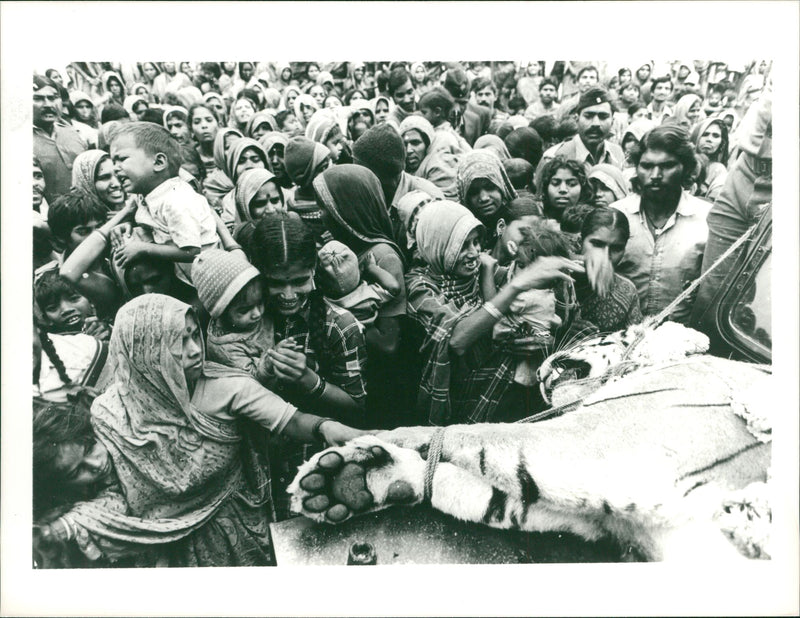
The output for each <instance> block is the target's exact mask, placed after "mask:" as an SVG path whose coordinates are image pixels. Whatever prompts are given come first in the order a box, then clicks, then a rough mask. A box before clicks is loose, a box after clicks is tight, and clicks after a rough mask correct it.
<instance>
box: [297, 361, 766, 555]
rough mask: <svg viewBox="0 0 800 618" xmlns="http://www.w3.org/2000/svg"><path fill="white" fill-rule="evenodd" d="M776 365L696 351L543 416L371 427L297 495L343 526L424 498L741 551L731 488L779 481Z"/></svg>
mask: <svg viewBox="0 0 800 618" xmlns="http://www.w3.org/2000/svg"><path fill="white" fill-rule="evenodd" d="M770 376H771V369H770V367H769V366H760V365H753V364H749V363H744V362H738V361H732V360H727V359H722V358H717V357H713V356H707V355H698V356H689V357H684V358H681V359H678V360H673V361H670V362H667V363H662V364H659V365H656V366H649V367H643V368H640V369H637V370H635V371H633V372H631V373H629V374H627V375H625V376H623V377H621V378H620V379H618V380H616V381H613V382H611V381H610V382H608V383H606V384H605V385H603V386H601V387H600V388H599V389H598V390H597V391H595V392H594V393H592V394H591V395H589V396H587V397H585V398H584V399H583V400H582V401H581V403H580V406H579V407H578V408H577V409H575V410H574V411H571V412H570V413H568V414H563V415H559V416H556V417H552V418H549V419H547V420H543V421H540V422H530V423H509V424H501V423H494V424H492V423H487V424H474V425H453V426H449V427H446V428H443V427H406V428H397V429H394V430H391V431H386V432H381V433H377V434H374V435H362V436H359V437H358V438H355V439H354V440H351V441H350V442H348V443H347V444H345V445H344V446H340V447H333V448H328V449H325V450H323V451H321V452H319V453H317V454H316V455H314V456H313V457H312V458H311V459H310V460H309V461H307V462H306V463H304V464H303V465H302V466H301V467H300V468H299V470H298V473H297V475H296V476H295V478H294V480H293V481H292V483H291V485H290V486H289V489H288V491H289V493H290V500H291V506H292V509H293V510H294V511H296V512H297V513H300V514H302V515H304V516H305V517H308V518H310V519H312V520H314V521H316V522H325V523H328V524H337V523H340V522H343V521H346V520H348V519H350V518H352V517H355V516H359V515H361V514H364V513H369V512H373V511H378V510H381V509H385V508H389V507H394V506H399V505H406V506H413V505H417V504H421V503H423V502H425V503H428V504H430V505H431V506H432V507H433V508H434V509H436V510H439V511H441V512H443V513H446V514H449V515H450V516H452V517H454V518H456V519H460V520H463V521H468V522H476V523H479V524H483V525H487V526H491V527H494V528H500V529H510V530H521V531H529V532H569V533H572V534H576V535H578V536H580V537H582V538H584V539H585V540H587V541H598V540H602V539H610V540H613V541H615V542H616V543H617V544H618V546H619V547H622V548H627V549H628V552H627V553H628V554H629V555H631V556H634V557H635V559H637V560H645V561H666V560H677V561H689V560H691V561H695V560H698V559H705V560H725V561H727V560H729V559H730V558H732V557H740V558H741V557H742V555H743V554H745V553H746V552H744V551H738V550H740V549H741V548H742V547H744V546H747V545H748V543H750V545H752V543H751V542H750V541H748V540H747V539H742V538H737V535H738V536H741V529H740V530H739V531H737V526H735V525H731V522H730V519H731V517H733V514H735V513H736V512H737V509H736V508H734V507H733V506H732V502H731V500H732V498H731V496H732V495H734V494H732V493H731V492H737V491H738V492H742V491H745V490H747V488H750V487H754V486H759V485H760V484H764V483H766V480H767V470H768V467H769V463H770V459H771V430H770V429H769V427H768V425H769V421H768V414H767V413H765V410H768V409H770V406H771V405H773V403H775V402H771V401H770V398H771V397H774V395H773V391H772V389H771V388H770V379H771V378H770ZM774 407H775V408H777V407H778V406H777V405H774ZM723 509H724V514H725V517H721V514H723ZM723 520H724V521H723ZM750 555H751V556H752V555H753V554H752V553H751V554H750ZM756 555H758V557H767V556H768V554H767V553H766V551H764V552H762V553H761V554H758V553H757V552H756Z"/></svg>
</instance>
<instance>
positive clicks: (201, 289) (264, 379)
mask: <svg viewBox="0 0 800 618" xmlns="http://www.w3.org/2000/svg"><path fill="white" fill-rule="evenodd" d="M192 279H193V281H194V282H195V286H196V289H197V295H198V296H199V298H200V302H201V303H202V304H203V306H204V307H205V309H206V310H207V311H208V313H209V314H210V316H211V322H210V323H209V325H208V336H207V342H206V353H207V354H208V360H211V361H215V362H218V363H221V364H223V365H227V366H228V367H236V368H238V369H242V370H244V371H246V372H247V373H249V374H250V375H251V376H253V378H255V379H256V380H258V381H259V382H260V383H261V384H263V385H265V386H268V387H269V386H274V382H275V374H274V372H273V371H272V363H271V361H270V360H269V358H268V357H267V351H268V350H270V349H272V348H273V347H274V345H275V337H274V331H273V328H272V322H271V321H270V320H269V319H268V318H267V317H266V315H265V313H264V290H263V287H262V283H261V275H260V273H259V272H258V270H257V269H256V268H255V266H253V265H252V264H250V263H249V262H247V261H246V260H245V259H244V258H242V257H240V256H238V255H236V254H233V253H228V252H225V251H222V250H220V249H209V250H208V251H204V252H203V253H201V254H200V255H198V256H197V258H196V259H195V261H194V264H193V265H192Z"/></svg>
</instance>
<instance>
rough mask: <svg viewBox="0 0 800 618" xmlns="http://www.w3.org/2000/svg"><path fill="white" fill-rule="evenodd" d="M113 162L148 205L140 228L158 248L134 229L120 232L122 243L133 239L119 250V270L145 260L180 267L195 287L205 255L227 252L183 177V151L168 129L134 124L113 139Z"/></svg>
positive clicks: (140, 213)
mask: <svg viewBox="0 0 800 618" xmlns="http://www.w3.org/2000/svg"><path fill="white" fill-rule="evenodd" d="M111 159H112V161H113V162H114V166H115V169H116V172H117V176H118V177H119V179H120V180H121V181H122V186H123V188H124V189H125V190H126V191H127V192H128V193H138V194H140V195H141V196H142V197H143V198H144V199H142V200H141V201H140V203H139V207H138V208H137V210H136V215H135V219H136V223H138V224H139V225H141V226H143V227H145V228H147V229H149V230H150V232H151V233H152V236H153V242H152V243H149V242H144V241H142V240H138V239H135V238H131V237H130V227H128V228H124V227H123V228H121V229H120V228H118V229H120V232H118V234H117V238H118V239H120V238H124V237H126V236H127V237H128V238H127V239H125V240H123V241H122V242H121V243H118V245H119V246H117V248H116V252H115V261H116V263H117V265H118V266H120V267H124V266H125V265H126V263H128V262H129V261H131V260H132V259H134V258H135V257H137V256H138V255H140V254H145V255H148V256H151V257H154V258H157V259H161V260H165V261H168V262H174V263H175V274H176V275H177V277H178V278H179V279H180V280H181V281H183V282H184V283H188V284H190V285H191V284H192V281H191V263H192V261H193V260H194V258H195V256H197V255H198V254H199V253H200V252H201V251H205V250H207V249H212V248H217V247H220V246H221V241H220V237H219V235H218V234H217V223H216V219H215V218H214V215H213V213H212V210H211V207H210V206H209V205H208V202H207V201H206V198H204V197H203V196H202V195H200V194H199V193H196V192H195V191H194V189H193V188H192V187H191V185H190V184H189V183H187V182H186V181H184V180H182V179H181V178H180V176H179V171H180V168H181V163H182V157H181V146H180V144H179V143H178V141H177V140H176V139H175V138H174V137H172V135H170V133H169V131H167V130H166V129H165V128H164V127H161V126H158V125H156V124H153V123H151V122H131V123H128V124H125V125H122V126H121V127H119V128H118V129H117V130H116V131H115V132H114V134H113V136H112V138H111Z"/></svg>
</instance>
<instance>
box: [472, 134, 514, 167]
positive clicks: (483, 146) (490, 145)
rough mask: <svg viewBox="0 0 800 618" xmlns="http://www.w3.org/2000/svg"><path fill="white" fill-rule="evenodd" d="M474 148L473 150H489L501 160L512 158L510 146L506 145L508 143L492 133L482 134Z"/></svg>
mask: <svg viewBox="0 0 800 618" xmlns="http://www.w3.org/2000/svg"><path fill="white" fill-rule="evenodd" d="M472 148H473V150H489V151H491V152H493V153H494V154H496V155H497V157H498V158H499V159H500V160H501V161H505V160H506V159H510V158H511V153H510V152H508V146H506V143H505V142H504V141H503V140H502V139H500V138H499V137H498V136H497V135H494V134H492V133H487V134H486V135H481V136H480V137H479V138H478V139H477V140H475V145H474V146H473V147H472Z"/></svg>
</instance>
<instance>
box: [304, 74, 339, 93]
mask: <svg viewBox="0 0 800 618" xmlns="http://www.w3.org/2000/svg"><path fill="white" fill-rule="evenodd" d="M317 85H318V86H322V88H323V89H324V90H325V96H327V95H329V94H331V93H332V92H334V90H335V89H336V82H334V80H333V75H332V74H331V73H330V71H320V72H319V75H317ZM308 93H309V94H311V89H309V91H308Z"/></svg>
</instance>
